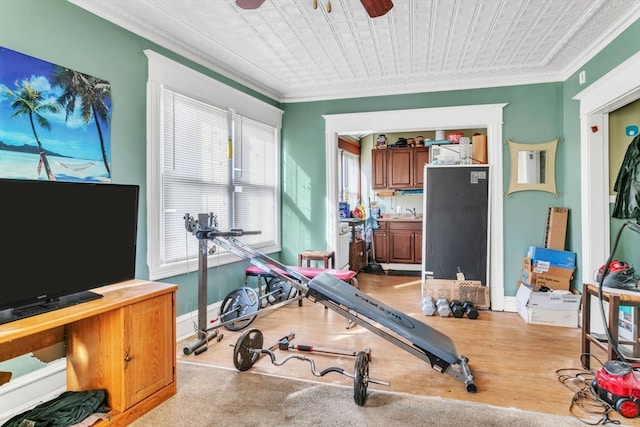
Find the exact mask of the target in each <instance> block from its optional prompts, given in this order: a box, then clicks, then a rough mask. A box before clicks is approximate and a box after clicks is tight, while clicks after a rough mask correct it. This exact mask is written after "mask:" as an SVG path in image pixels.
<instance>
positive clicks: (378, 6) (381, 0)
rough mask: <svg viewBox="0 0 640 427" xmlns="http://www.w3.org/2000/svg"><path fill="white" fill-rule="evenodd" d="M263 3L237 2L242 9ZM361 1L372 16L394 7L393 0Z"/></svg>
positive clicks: (381, 14) (316, 4)
mask: <svg viewBox="0 0 640 427" xmlns="http://www.w3.org/2000/svg"><path fill="white" fill-rule="evenodd" d="M262 3H264V0H236V4H237V5H238V7H241V8H242V9H257V8H259V7H260V6H261V5H262ZM360 3H362V6H363V7H364V9H365V10H366V11H367V13H368V14H369V17H371V18H377V17H378V16H383V15H385V14H386V13H387V12H389V11H390V10H391V8H393V1H391V0H360ZM316 7H318V0H313V8H314V9H315V8H316ZM327 12H331V0H328V1H327Z"/></svg>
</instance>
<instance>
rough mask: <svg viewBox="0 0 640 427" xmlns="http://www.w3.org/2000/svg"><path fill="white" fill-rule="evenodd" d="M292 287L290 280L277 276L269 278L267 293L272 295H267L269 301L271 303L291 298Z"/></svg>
mask: <svg viewBox="0 0 640 427" xmlns="http://www.w3.org/2000/svg"><path fill="white" fill-rule="evenodd" d="M292 288H293V286H291V285H290V284H289V283H288V282H285V281H284V280H281V279H278V278H275V277H274V278H272V279H269V281H268V282H267V287H266V290H267V294H271V295H269V296H268V297H267V301H268V302H269V304H276V303H279V302H282V301H286V300H288V299H291V298H292V297H291V293H292V291H291V289H292ZM293 289H295V288H293Z"/></svg>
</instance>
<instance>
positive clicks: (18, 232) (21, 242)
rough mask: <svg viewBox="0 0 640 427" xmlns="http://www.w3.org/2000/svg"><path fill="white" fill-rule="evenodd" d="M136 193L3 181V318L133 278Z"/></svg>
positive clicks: (125, 188)
mask: <svg viewBox="0 0 640 427" xmlns="http://www.w3.org/2000/svg"><path fill="white" fill-rule="evenodd" d="M138 193H139V188H138V186H136V185H121V184H96V183H78V182H60V181H39V180H14V179H0V200H2V208H1V209H0V236H1V237H0V238H1V239H2V244H3V256H2V257H0V267H1V268H0V310H1V311H0V323H6V322H8V321H12V320H17V319H18V318H22V317H28V316H32V315H35V314H39V313H40V312H44V311H51V310H53V309H57V308H60V307H62V306H66V305H73V304H77V303H79V302H83V301H85V300H87V299H93V298H99V297H100V295H98V294H96V293H93V292H88V291H89V290H90V289H92V288H97V287H100V286H104V285H109V284H113V283H117V282H122V281H125V280H129V279H133V278H134V277H135V264H136V238H137V220H138V197H139V194H138ZM24 306H27V308H24Z"/></svg>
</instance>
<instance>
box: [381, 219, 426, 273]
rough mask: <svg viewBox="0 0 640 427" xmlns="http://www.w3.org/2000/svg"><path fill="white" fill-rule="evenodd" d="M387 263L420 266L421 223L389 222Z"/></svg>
mask: <svg viewBox="0 0 640 427" xmlns="http://www.w3.org/2000/svg"><path fill="white" fill-rule="evenodd" d="M388 244H389V262H397V263H402V264H420V263H421V262H422V249H421V247H420V246H421V245H422V222H420V221H390V222H389V243H388Z"/></svg>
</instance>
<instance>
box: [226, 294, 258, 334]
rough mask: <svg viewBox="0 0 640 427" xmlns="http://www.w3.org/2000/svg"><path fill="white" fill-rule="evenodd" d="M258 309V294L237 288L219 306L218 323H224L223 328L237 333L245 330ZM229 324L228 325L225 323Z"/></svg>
mask: <svg viewBox="0 0 640 427" xmlns="http://www.w3.org/2000/svg"><path fill="white" fill-rule="evenodd" d="M259 308H260V300H259V298H258V293H257V292H256V291H255V290H254V289H253V288H249V287H243V288H238V289H235V290H233V291H231V293H230V294H229V295H227V296H226V297H225V299H224V300H222V304H220V322H221V323H225V325H224V327H225V328H227V329H228V330H230V331H239V330H240V329H243V328H246V327H247V326H249V325H250V324H251V322H253V319H255V318H256V316H257V314H255V313H257V311H258V309H259ZM251 314H253V316H250V317H246V318H243V319H240V320H238V321H235V322H234V321H233V320H234V319H237V318H238V317H241V316H245V315H251ZM227 322H229V323H227Z"/></svg>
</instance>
